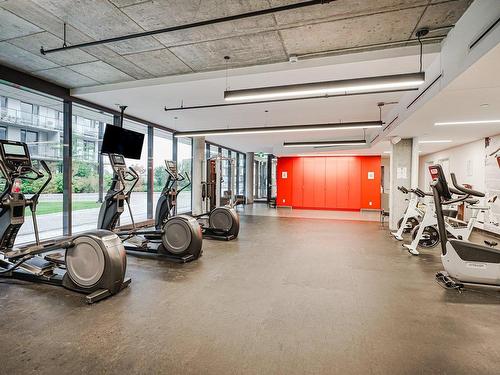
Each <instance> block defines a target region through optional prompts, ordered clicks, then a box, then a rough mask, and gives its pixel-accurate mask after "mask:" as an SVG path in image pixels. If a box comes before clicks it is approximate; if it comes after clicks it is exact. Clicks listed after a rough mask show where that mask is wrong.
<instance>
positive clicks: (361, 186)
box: [277, 156, 381, 210]
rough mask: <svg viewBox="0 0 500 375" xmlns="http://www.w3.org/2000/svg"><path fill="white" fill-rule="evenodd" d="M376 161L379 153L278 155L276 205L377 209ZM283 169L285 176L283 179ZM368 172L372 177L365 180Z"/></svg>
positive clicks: (377, 169) (379, 167) (377, 180)
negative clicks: (307, 155)
mask: <svg viewBox="0 0 500 375" xmlns="http://www.w3.org/2000/svg"><path fill="white" fill-rule="evenodd" d="M380 163H381V160H380V156H355V157H303V158H301V157H290V158H287V157H284V158H279V159H278V166H277V185H278V186H277V187H278V192H277V204H278V206H292V207H297V208H316V209H339V210H340V209H348V210H360V209H362V208H367V209H380V182H381V180H380V178H381V176H380V174H381V166H380ZM283 172H286V175H287V178H283V175H282V173H283ZM370 172H372V173H370ZM369 174H370V177H373V178H370V179H369V178H368V177H369Z"/></svg>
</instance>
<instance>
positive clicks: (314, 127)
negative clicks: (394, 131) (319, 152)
mask: <svg viewBox="0 0 500 375" xmlns="http://www.w3.org/2000/svg"><path fill="white" fill-rule="evenodd" d="M381 127H382V121H361V122H339V123H329V124H310V125H285V126H269V127H254V128H233V129H213V130H197V131H187V132H177V133H174V137H176V138H182V137H206V136H210V135H239V134H264V133H290V132H309V131H320V130H345V129H372V128H381Z"/></svg>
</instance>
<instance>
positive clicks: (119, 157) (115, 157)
mask: <svg viewBox="0 0 500 375" xmlns="http://www.w3.org/2000/svg"><path fill="white" fill-rule="evenodd" d="M113 163H115V164H120V165H124V164H125V159H124V158H123V156H122V155H113Z"/></svg>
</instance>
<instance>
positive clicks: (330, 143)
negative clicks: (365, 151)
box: [283, 139, 366, 147]
mask: <svg viewBox="0 0 500 375" xmlns="http://www.w3.org/2000/svg"><path fill="white" fill-rule="evenodd" d="M330 146H366V141H365V140H364V139H361V140H355V141H316V142H284V143H283V147H330Z"/></svg>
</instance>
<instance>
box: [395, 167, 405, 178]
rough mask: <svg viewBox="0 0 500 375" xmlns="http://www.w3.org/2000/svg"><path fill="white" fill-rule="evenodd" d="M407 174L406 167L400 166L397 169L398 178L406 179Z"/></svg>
mask: <svg viewBox="0 0 500 375" xmlns="http://www.w3.org/2000/svg"><path fill="white" fill-rule="evenodd" d="M407 176H408V173H407V168H406V167H400V168H398V169H397V170H396V178H397V179H398V180H400V179H403V180H405V179H407V178H408V177H407Z"/></svg>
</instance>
